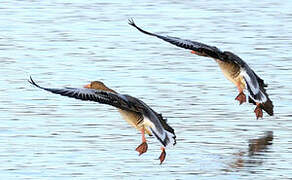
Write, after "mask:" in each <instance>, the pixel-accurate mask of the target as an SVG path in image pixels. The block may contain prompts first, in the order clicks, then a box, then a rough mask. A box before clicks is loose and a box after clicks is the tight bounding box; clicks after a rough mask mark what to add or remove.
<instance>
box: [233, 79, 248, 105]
mask: <svg viewBox="0 0 292 180" xmlns="http://www.w3.org/2000/svg"><path fill="white" fill-rule="evenodd" d="M236 87H237V89H238V92H239V94H238V96H236V98H235V100H238V101H239V105H241V104H242V103H244V102H246V96H245V94H244V93H243V89H242V88H241V87H240V84H239V83H238V84H237V85H236Z"/></svg>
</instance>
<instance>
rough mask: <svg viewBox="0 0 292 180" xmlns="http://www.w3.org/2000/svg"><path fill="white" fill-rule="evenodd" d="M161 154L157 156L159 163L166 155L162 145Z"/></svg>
mask: <svg viewBox="0 0 292 180" xmlns="http://www.w3.org/2000/svg"><path fill="white" fill-rule="evenodd" d="M161 151H162V152H161V154H160V156H159V160H160V164H162V163H163V161H164V159H165V156H166V152H165V148H164V147H161Z"/></svg>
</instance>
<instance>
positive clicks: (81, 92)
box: [29, 77, 141, 112]
mask: <svg viewBox="0 0 292 180" xmlns="http://www.w3.org/2000/svg"><path fill="white" fill-rule="evenodd" d="M29 82H30V83H31V84H32V85H34V86H36V87H38V88H40V89H43V90H46V91H49V92H52V93H55V94H60V95H62V96H67V97H71V98H75V99H80V100H83V101H94V102H98V103H101V104H108V105H111V106H114V107H117V108H120V109H123V110H128V111H134V112H140V111H141V110H140V108H141V107H139V106H138V105H137V106H134V104H133V103H130V102H129V101H128V99H127V98H126V96H125V95H122V94H116V93H111V92H107V91H100V90H95V89H87V88H70V87H65V88H45V87H41V86H39V85H38V84H36V83H35V82H34V81H33V79H32V78H31V77H30V80H29Z"/></svg>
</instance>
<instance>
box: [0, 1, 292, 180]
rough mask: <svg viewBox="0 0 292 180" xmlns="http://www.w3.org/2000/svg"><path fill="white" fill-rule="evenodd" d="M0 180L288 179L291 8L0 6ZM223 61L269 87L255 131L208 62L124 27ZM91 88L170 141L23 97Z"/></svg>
mask: <svg viewBox="0 0 292 180" xmlns="http://www.w3.org/2000/svg"><path fill="white" fill-rule="evenodd" d="M0 8H1V10H0V32H1V33H0V66H1V68H0V99H1V104H0V120H1V124H0V144H1V148H0V174H1V178H3V179H72V178H75V179H115V178H119V179H252V178H257V179H288V178H291V177H292V166H291V165H292V164H291V162H292V155H291V153H292V146H291V144H292V140H291V131H292V124H291V117H292V109H291V106H292V103H291V102H292V96H291V94H292V89H291V88H292V85H291V82H292V80H291V77H292V71H291V68H292V61H291V58H292V55H291V49H292V40H291V34H292V13H291V9H292V3H291V1H288V0H286V1H285V0H283V1H279V2H273V1H259V2H255V1H249V0H243V1H240V2H238V1H231V0H230V1H224V2H221V1H214V0H209V1H200V0H198V1H188V0H187V1H175V0H167V1H166V0H161V1H154V0H150V1H120V0H113V1H102V0H100V1H81V0H73V1H41V2H38V1H15V0H11V1H2V2H1V7H0ZM128 18H134V20H135V22H136V24H137V25H138V26H140V27H142V28H144V29H145V30H149V31H152V32H156V33H160V34H162V35H170V36H176V37H181V38H185V39H190V40H194V41H200V42H203V43H206V44H209V45H214V46H217V47H218V48H220V49H221V50H228V51H232V52H234V53H235V54H237V55H238V56H240V57H241V58H242V59H243V60H245V61H246V62H247V63H248V64H249V65H250V67H251V68H253V69H254V71H255V72H256V73H257V74H258V75H259V76H260V77H261V78H262V79H264V80H265V82H266V83H267V84H268V85H269V87H268V91H267V92H268V94H269V95H270V98H271V99H272V101H273V102H274V106H275V109H274V111H275V115H274V116H272V117H269V116H268V115H267V114H266V113H264V118H263V119H260V120H256V118H255V115H254V112H253V110H254V108H255V107H254V106H253V105H250V104H243V105H241V106H239V105H238V102H237V101H235V100H234V98H235V97H236V96H237V94H238V92H237V90H236V87H235V86H234V85H233V84H231V83H230V82H229V81H228V80H226V79H225V77H224V76H223V74H222V73H221V71H220V69H219V67H218V66H217V64H216V63H215V61H214V60H213V59H210V58H204V57H200V56H196V55H194V54H191V53H190V52H189V51H188V50H184V49H180V48H177V47H175V46H173V45H170V44H168V43H166V42H163V41H161V40H159V39H156V38H152V37H149V36H146V35H144V34H142V33H140V32H138V31H137V30H136V29H134V28H133V27H131V26H129V25H128V22H127V21H128ZM30 75H31V76H32V77H33V78H34V80H35V81H36V82H37V83H39V84H40V85H42V86H45V87H64V86H69V87H82V86H83V85H85V84H88V83H89V82H90V81H93V80H100V81H103V82H104V83H105V84H106V85H107V86H109V87H110V88H112V89H115V90H116V91H118V92H120V93H124V94H130V95H132V96H135V97H137V98H140V99H141V100H143V101H144V102H146V103H147V104H148V105H150V106H151V107H152V108H153V109H154V110H156V111H157V112H160V113H162V114H163V116H164V117H166V118H167V119H168V123H169V124H170V125H171V126H172V127H173V128H174V129H175V132H176V135H177V145H176V146H175V147H174V148H172V149H168V150H167V156H166V160H165V162H164V164H163V165H159V160H157V159H156V158H158V157H159V155H160V149H159V143H158V141H157V140H156V139H155V138H153V137H150V138H148V142H149V148H148V152H147V153H145V154H143V155H142V156H140V157H139V156H138V153H137V152H136V151H135V148H136V147H137V146H138V145H139V144H140V140H141V137H140V134H139V132H138V131H136V130H135V129H133V128H132V127H130V125H128V124H127V123H126V122H125V121H124V120H123V119H122V118H121V116H120V115H119V114H118V112H117V110H116V109H115V108H113V107H110V106H107V105H101V104H97V103H93V102H83V101H78V100H75V99H70V98H66V97H62V96H59V95H55V94H51V93H48V92H45V91H42V90H40V89H37V88H35V87H33V86H31V85H30V84H29V83H28V82H27V79H28V78H29V76H30Z"/></svg>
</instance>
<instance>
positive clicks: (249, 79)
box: [220, 51, 267, 103]
mask: <svg viewBox="0 0 292 180" xmlns="http://www.w3.org/2000/svg"><path fill="white" fill-rule="evenodd" d="M222 57H223V59H220V60H222V61H225V62H229V63H234V64H236V65H237V66H239V67H240V74H241V75H242V76H243V78H244V81H245V83H246V86H247V90H248V92H249V95H250V97H251V98H252V99H253V100H254V101H256V102H260V103H263V102H266V101H267V96H266V95H265V93H264V92H262V91H261V87H260V83H259V80H261V81H263V80H262V79H260V78H259V77H258V76H257V75H256V74H255V72H254V71H253V70H252V69H251V68H250V67H249V66H248V65H247V64H246V63H245V62H244V61H243V60H242V59H241V58H240V57H238V56H237V55H235V54H233V53H232V52H228V51H224V52H223V56H222ZM264 85H265V84H263V83H262V86H263V87H264Z"/></svg>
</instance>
